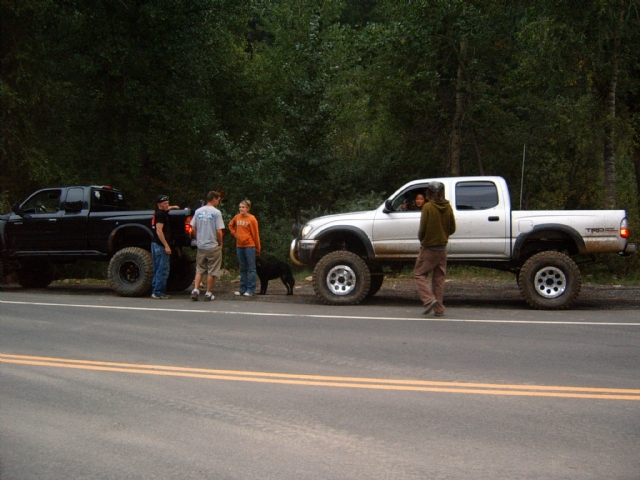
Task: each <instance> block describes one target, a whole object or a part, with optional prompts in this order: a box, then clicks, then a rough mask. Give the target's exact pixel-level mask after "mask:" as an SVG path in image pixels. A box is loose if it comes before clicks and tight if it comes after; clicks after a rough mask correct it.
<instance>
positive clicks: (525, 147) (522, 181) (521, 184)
mask: <svg viewBox="0 0 640 480" xmlns="http://www.w3.org/2000/svg"><path fill="white" fill-rule="evenodd" d="M526 156H527V144H526V143H525V144H524V148H523V149H522V178H521V179H520V210H522V194H523V192H524V159H525V158H526Z"/></svg>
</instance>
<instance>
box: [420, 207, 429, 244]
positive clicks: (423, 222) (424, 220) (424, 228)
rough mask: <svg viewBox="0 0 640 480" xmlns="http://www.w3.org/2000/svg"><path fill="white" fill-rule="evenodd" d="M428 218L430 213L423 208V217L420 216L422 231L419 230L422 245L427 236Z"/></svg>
mask: <svg viewBox="0 0 640 480" xmlns="http://www.w3.org/2000/svg"><path fill="white" fill-rule="evenodd" d="M425 206H426V205H425ZM428 217H429V212H428V211H427V209H426V208H424V207H422V215H421V216H420V229H419V230H418V240H420V243H422V240H423V239H424V237H425V236H426V234H427V218H428Z"/></svg>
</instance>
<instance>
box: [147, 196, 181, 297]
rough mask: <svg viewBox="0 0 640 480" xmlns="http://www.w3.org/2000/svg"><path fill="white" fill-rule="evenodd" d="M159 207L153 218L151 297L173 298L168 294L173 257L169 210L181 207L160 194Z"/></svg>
mask: <svg viewBox="0 0 640 480" xmlns="http://www.w3.org/2000/svg"><path fill="white" fill-rule="evenodd" d="M156 202H157V208H156V211H155V212H154V214H153V218H152V219H151V228H152V229H153V241H152V242H151V257H152V258H153V268H154V273H153V282H152V284H151V288H152V293H151V298H153V299H157V300H164V299H168V298H171V297H170V296H169V295H166V294H165V293H166V291H167V279H168V278H169V264H170V259H171V240H172V236H171V226H170V224H169V214H168V212H169V210H176V209H178V208H179V207H178V206H176V205H169V197H168V196H167V195H158V198H157V199H156Z"/></svg>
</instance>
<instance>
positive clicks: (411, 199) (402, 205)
mask: <svg viewBox="0 0 640 480" xmlns="http://www.w3.org/2000/svg"><path fill="white" fill-rule="evenodd" d="M424 191H425V187H424V186H417V187H413V188H411V189H410V190H407V191H405V192H403V193H401V194H400V195H398V196H397V197H396V198H394V199H393V211H394V212H411V211H417V210H421V209H422V205H424V201H422V202H420V201H419V202H417V203H418V205H416V197H418V196H421V197H422V198H421V200H424V198H425V197H424V193H425V192H424Z"/></svg>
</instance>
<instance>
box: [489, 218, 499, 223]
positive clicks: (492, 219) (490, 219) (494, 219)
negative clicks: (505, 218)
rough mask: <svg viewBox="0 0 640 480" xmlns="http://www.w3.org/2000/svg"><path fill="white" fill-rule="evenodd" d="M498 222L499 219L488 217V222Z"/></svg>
mask: <svg viewBox="0 0 640 480" xmlns="http://www.w3.org/2000/svg"><path fill="white" fill-rule="evenodd" d="M498 220H500V217H489V221H490V222H497V221H498Z"/></svg>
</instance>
